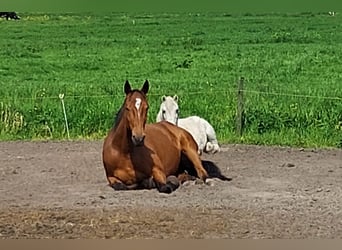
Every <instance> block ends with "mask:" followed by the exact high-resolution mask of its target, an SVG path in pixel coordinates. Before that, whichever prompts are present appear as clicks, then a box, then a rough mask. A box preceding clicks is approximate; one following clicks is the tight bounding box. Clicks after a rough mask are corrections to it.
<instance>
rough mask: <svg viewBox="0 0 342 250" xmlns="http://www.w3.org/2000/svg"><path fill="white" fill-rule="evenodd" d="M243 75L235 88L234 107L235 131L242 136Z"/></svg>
mask: <svg viewBox="0 0 342 250" xmlns="http://www.w3.org/2000/svg"><path fill="white" fill-rule="evenodd" d="M244 80H245V79H244V77H240V79H239V80H238V88H237V107H236V133H237V135H238V136H240V137H241V136H242V130H243V123H244V101H243V84H244Z"/></svg>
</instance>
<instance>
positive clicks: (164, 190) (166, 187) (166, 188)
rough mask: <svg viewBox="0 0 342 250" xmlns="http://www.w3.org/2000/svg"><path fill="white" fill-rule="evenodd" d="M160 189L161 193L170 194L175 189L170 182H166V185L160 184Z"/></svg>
mask: <svg viewBox="0 0 342 250" xmlns="http://www.w3.org/2000/svg"><path fill="white" fill-rule="evenodd" d="M158 190H159V192H160V193H166V194H170V193H172V191H173V189H172V186H171V185H169V184H165V185H162V186H160V188H159V189H158Z"/></svg>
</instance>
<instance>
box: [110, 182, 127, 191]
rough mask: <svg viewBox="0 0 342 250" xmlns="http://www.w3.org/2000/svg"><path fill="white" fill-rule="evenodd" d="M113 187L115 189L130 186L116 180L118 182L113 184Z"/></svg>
mask: <svg viewBox="0 0 342 250" xmlns="http://www.w3.org/2000/svg"><path fill="white" fill-rule="evenodd" d="M111 187H112V188H113V189H114V190H128V187H127V186H126V185H125V184H123V183H121V182H116V183H114V184H112V185H111Z"/></svg>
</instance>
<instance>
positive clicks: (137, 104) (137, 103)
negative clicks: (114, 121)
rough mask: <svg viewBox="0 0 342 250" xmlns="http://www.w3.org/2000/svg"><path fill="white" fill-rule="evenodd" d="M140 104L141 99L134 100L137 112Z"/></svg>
mask: <svg viewBox="0 0 342 250" xmlns="http://www.w3.org/2000/svg"><path fill="white" fill-rule="evenodd" d="M140 104H141V99H140V98H136V99H135V107H136V109H137V110H139V108H140Z"/></svg>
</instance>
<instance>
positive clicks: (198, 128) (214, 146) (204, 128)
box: [156, 95, 220, 154]
mask: <svg viewBox="0 0 342 250" xmlns="http://www.w3.org/2000/svg"><path fill="white" fill-rule="evenodd" d="M161 101H162V103H161V105H160V110H159V112H158V115H157V119H156V120H157V122H160V121H162V120H165V121H168V122H170V123H173V124H175V125H177V126H179V127H181V128H184V129H185V130H187V131H188V132H189V133H190V134H191V135H192V137H193V138H194V139H195V141H196V142H197V145H198V153H199V154H202V152H205V153H212V154H215V153H217V152H219V151H220V146H219V144H218V142H217V139H216V133H215V130H214V128H213V127H212V126H211V125H210V123H209V122H208V121H206V120H205V119H203V118H201V117H199V116H189V117H186V118H179V117H178V115H179V107H178V96H177V95H175V96H174V97H171V96H163V97H162V99H161Z"/></svg>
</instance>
